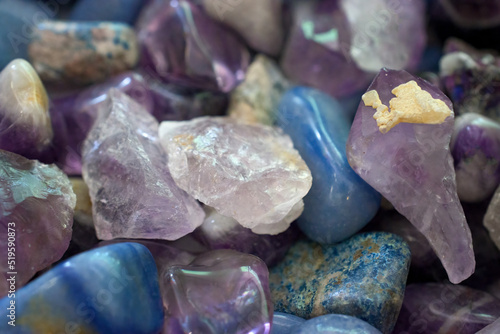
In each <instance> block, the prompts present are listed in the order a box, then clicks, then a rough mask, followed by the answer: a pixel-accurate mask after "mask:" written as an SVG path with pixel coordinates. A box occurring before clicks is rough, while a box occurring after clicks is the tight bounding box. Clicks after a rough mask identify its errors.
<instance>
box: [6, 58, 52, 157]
mask: <svg viewBox="0 0 500 334" xmlns="http://www.w3.org/2000/svg"><path fill="white" fill-rule="evenodd" d="M48 109H49V99H48V97H47V93H46V92H45V88H44V86H43V84H42V82H41V81H40V78H39V77H38V75H37V74H36V72H35V70H34V69H33V67H31V65H30V64H29V63H28V62H27V61H26V60H23V59H15V60H13V61H11V62H10V63H9V64H8V65H7V66H6V67H5V68H4V69H3V70H2V72H0V149H3V150H7V151H11V152H14V153H17V154H21V155H23V156H26V157H28V158H36V157H38V156H40V154H41V153H42V152H43V151H45V150H46V149H47V148H48V146H49V145H50V144H51V141H52V137H53V132H52V124H51V122H50V116H49V113H48Z"/></svg>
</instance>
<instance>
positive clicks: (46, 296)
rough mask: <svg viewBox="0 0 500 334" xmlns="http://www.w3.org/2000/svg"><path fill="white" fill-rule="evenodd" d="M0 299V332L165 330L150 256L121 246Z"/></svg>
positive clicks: (82, 257)
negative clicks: (12, 323) (11, 314)
mask: <svg viewBox="0 0 500 334" xmlns="http://www.w3.org/2000/svg"><path fill="white" fill-rule="evenodd" d="M10 301H12V299H11V298H8V297H5V298H3V299H2V300H0V306H1V311H0V316H1V317H2V319H4V321H1V322H0V332H1V333H37V334H42V333H43V334H49V333H54V334H55V333H81V334H94V333H106V334H123V333H134V334H151V333H159V331H160V330H161V327H162V325H163V317H164V312H163V307H162V302H161V294H160V291H159V285H158V272H157V270H156V266H155V263H154V261H153V257H152V256H151V253H150V252H149V251H148V250H147V249H146V247H144V246H142V245H139V244H136V243H122V244H118V245H111V246H107V247H103V248H98V249H94V250H91V251H88V252H85V253H82V254H78V255H76V256H74V257H72V258H70V259H69V260H67V261H65V262H63V263H61V264H59V265H58V266H56V267H54V268H53V269H51V270H50V271H48V272H47V273H45V274H43V275H42V276H40V277H39V278H37V279H36V280H34V281H32V282H31V283H30V284H28V285H27V286H26V287H24V288H22V289H19V290H18V291H16V297H15V320H16V321H15V325H16V327H15V330H14V331H12V328H13V327H12V326H10V325H9V324H8V323H7V321H10V319H9V318H8V317H7V314H8V312H10V311H9V310H8V307H9V306H10V305H9V302H10Z"/></svg>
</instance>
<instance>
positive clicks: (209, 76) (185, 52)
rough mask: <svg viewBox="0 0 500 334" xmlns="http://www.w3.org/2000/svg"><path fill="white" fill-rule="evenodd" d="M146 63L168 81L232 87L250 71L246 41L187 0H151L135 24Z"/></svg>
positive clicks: (142, 63)
mask: <svg viewBox="0 0 500 334" xmlns="http://www.w3.org/2000/svg"><path fill="white" fill-rule="evenodd" d="M136 29H137V34H138V39H139V43H140V46H141V62H140V66H141V68H143V69H145V70H147V71H150V72H151V73H154V74H156V75H157V76H158V77H159V78H161V79H162V80H164V81H166V82H172V83H175V84H181V85H184V86H189V87H197V88H203V89H209V90H220V91H223V92H229V91H231V90H232V89H233V88H234V87H235V86H236V85H237V84H238V83H239V82H240V81H242V80H243V79H244V77H245V71H246V68H247V67H248V63H249V61H250V55H249V53H248V50H247V49H246V47H245V46H244V45H243V44H242V43H241V42H240V41H239V39H238V37H237V36H236V35H235V34H234V33H233V32H232V31H230V30H228V29H227V28H226V27H224V26H223V25H221V24H220V23H218V22H215V21H213V20H212V19H211V18H210V17H208V15H207V14H205V13H204V12H203V11H202V9H201V8H199V7H198V6H196V5H195V4H193V2H192V1H188V0H152V1H150V2H149V3H148V4H147V5H146V7H145V8H144V9H143V11H142V12H141V15H140V16H139V19H138V22H137V24H136Z"/></svg>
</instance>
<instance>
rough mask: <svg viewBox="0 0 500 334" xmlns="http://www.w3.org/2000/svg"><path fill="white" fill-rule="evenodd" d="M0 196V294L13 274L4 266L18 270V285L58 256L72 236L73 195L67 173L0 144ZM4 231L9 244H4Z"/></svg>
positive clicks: (7, 288) (61, 253)
mask: <svg viewBox="0 0 500 334" xmlns="http://www.w3.org/2000/svg"><path fill="white" fill-rule="evenodd" d="M0 199H1V200H0V255H1V256H2V258H3V259H4V261H1V262H0V271H1V273H2V274H1V275H0V276H1V279H0V296H4V295H6V294H7V292H8V291H9V286H8V282H7V280H6V279H7V278H9V277H10V276H11V275H12V274H10V275H9V274H8V272H16V273H17V275H15V276H16V280H15V283H16V287H17V288H20V287H21V286H23V285H25V284H26V283H27V282H28V281H29V280H30V278H32V277H33V276H34V275H35V273H36V272H37V271H39V270H41V269H44V268H46V267H48V266H49V265H50V264H52V263H54V262H56V261H57V260H59V259H60V258H61V257H62V256H63V254H64V252H65V251H66V249H67V248H68V245H69V241H70V239H71V232H72V231H71V227H72V225H73V209H74V207H75V202H76V198H75V194H74V193H73V190H72V188H71V183H70V182H69V180H68V177H67V176H66V175H65V174H64V173H63V172H61V170H59V169H58V168H57V167H55V166H54V165H44V164H41V163H40V162H38V161H36V160H28V159H26V158H24V157H22V156H20V155H17V154H14V153H11V152H7V151H3V150H0ZM9 237H12V240H13V241H12V242H13V244H10V245H9V241H11V240H9V239H8V238H9ZM8 249H9V251H7V250H8ZM12 249H14V251H12ZM12 252H14V253H12ZM9 254H11V255H9ZM12 254H14V255H12ZM9 257H11V258H12V257H13V258H14V259H13V261H10V260H9V261H8V258H9Z"/></svg>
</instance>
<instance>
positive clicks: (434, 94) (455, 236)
mask: <svg viewBox="0 0 500 334" xmlns="http://www.w3.org/2000/svg"><path fill="white" fill-rule="evenodd" d="M412 80H413V81H414V82H415V83H416V84H417V86H418V87H419V88H420V89H422V91H424V92H426V94H423V92H422V91H419V90H417V91H418V94H417V93H415V95H413V94H406V93H405V94H403V95H404V96H406V98H404V99H402V98H401V97H398V98H397V99H398V101H397V105H398V106H399V109H396V110H394V108H393V104H394V102H393V101H394V100H395V99H396V98H395V96H394V95H393V93H392V91H393V89H395V88H396V87H398V86H401V85H402V84H406V83H408V82H410V81H412ZM411 89H413V88H411ZM368 93H370V94H368ZM368 93H367V94H365V95H364V96H363V99H364V101H361V103H360V105H359V108H358V111H357V113H356V117H355V119H354V123H353V125H352V128H351V132H350V134H349V140H348V141H347V158H348V160H349V164H350V165H351V166H352V168H353V169H354V170H355V171H356V173H358V174H359V175H360V176H361V177H362V178H363V179H364V180H365V181H366V182H368V183H369V184H370V185H371V186H372V187H373V188H375V189H376V190H377V191H378V192H380V193H381V194H382V195H383V196H384V197H385V198H387V199H388V200H389V201H390V202H391V203H392V204H393V205H394V207H395V208H396V210H398V211H399V212H400V213H401V214H402V215H404V216H405V217H406V218H407V219H408V220H409V221H410V222H411V223H412V224H413V225H414V226H415V227H416V228H417V229H418V230H419V231H420V232H422V233H423V234H424V235H425V236H426V238H427V239H428V240H429V242H430V244H431V246H432V247H433V249H434V251H435V252H436V254H437V255H438V257H439V259H440V260H441V262H442V263H443V266H444V268H445V269H446V271H447V273H448V277H449V279H450V281H451V282H453V283H459V282H461V281H463V280H464V279H466V278H468V277H469V276H470V275H472V273H473V272H474V267H475V260H474V251H473V249H472V238H471V233H470V230H469V227H468V225H467V222H466V219H465V215H464V212H463V209H462V206H461V204H460V201H459V199H458V196H457V192H456V184H455V170H454V168H453V159H452V157H451V153H450V148H449V145H450V139H451V135H452V132H453V116H454V114H453V111H452V104H451V102H450V100H449V99H448V98H447V97H446V96H445V95H444V94H443V93H442V92H441V91H439V90H438V89H437V88H436V87H434V86H432V85H431V84H429V83H428V82H426V81H424V80H422V79H419V78H416V77H414V76H413V75H411V74H409V73H407V72H405V71H394V70H387V69H382V70H381V71H380V73H379V74H378V75H377V77H376V78H375V80H374V81H373V83H372V84H371V85H370V87H369V88H368ZM375 95H377V99H378V98H379V101H376V100H377V99H375V98H374V97H375ZM417 96H420V99H419V100H415V98H416V97H417ZM372 98H373V99H372ZM391 99H392V100H391ZM390 101H391V103H392V104H391V103H389V102H390ZM439 102H440V103H439ZM443 103H444V104H445V107H443ZM365 104H367V105H365ZM372 105H373V106H378V109H377V110H381V111H383V112H387V110H386V108H387V106H389V105H391V111H390V114H392V113H399V114H400V115H402V116H403V118H410V119H411V120H412V121H413V123H400V124H397V125H395V126H394V127H393V128H391V129H390V130H388V131H387V133H382V132H381V130H380V129H379V127H378V126H377V121H376V120H375V119H374V117H377V115H376V114H379V111H377V110H375V109H374V107H372ZM431 106H432V108H439V109H441V108H442V109H443V110H444V109H446V108H449V110H448V112H449V117H447V118H446V119H445V120H444V121H443V122H442V123H440V124H420V123H418V121H419V120H420V122H422V123H426V122H431V123H432V122H433V121H434V120H435V119H433V118H432V116H433V115H434V114H433V113H432V112H431V109H430V108H431ZM379 115H380V114H379ZM429 117H430V119H429Z"/></svg>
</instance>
